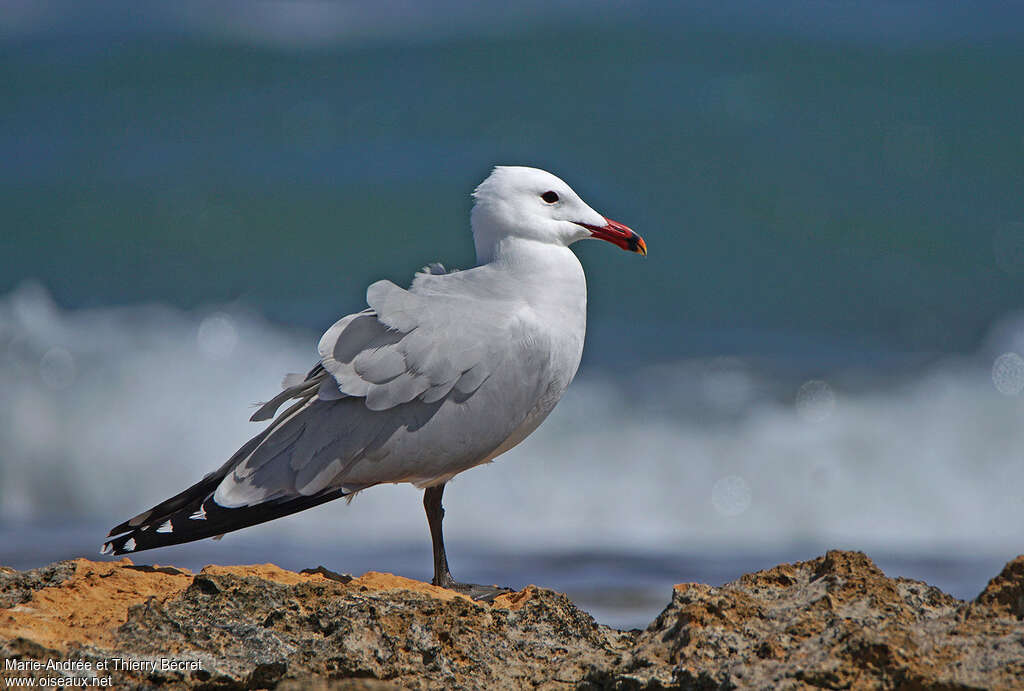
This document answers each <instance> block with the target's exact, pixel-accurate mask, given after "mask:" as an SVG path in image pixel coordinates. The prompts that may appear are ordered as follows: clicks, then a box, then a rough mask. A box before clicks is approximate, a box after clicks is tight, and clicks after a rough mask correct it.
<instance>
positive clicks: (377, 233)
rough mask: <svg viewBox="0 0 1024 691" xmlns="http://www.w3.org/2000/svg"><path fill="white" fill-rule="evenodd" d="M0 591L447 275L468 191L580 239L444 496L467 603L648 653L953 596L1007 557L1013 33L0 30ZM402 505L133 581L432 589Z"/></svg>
mask: <svg viewBox="0 0 1024 691" xmlns="http://www.w3.org/2000/svg"><path fill="white" fill-rule="evenodd" d="M0 7H2V11H0V564H6V565H10V566H14V567H16V568H21V569H24V568H33V567H37V566H41V565H44V564H46V563H48V562H50V561H54V560H57V559H64V558H71V557H78V556H86V557H89V558H99V556H98V550H99V547H100V544H101V543H102V540H103V537H104V536H105V535H106V531H107V529H109V528H110V527H111V526H112V525H114V524H116V523H119V522H120V521H122V520H124V519H126V518H128V517H129V516H131V515H134V514H135V513H137V512H139V511H141V510H143V509H145V508H148V507H150V506H152V505H153V504H154V503H156V502H158V501H160V500H162V499H164V498H166V497H167V496H170V495H171V494H173V493H176V492H177V491H179V490H180V489H182V488H184V487H186V486H188V485H189V484H192V483H193V482H195V481H196V480H197V479H199V478H200V477H201V476H202V475H203V474H205V473H206V472H208V471H210V470H212V469H213V468H215V467H217V466H219V465H220V464H221V463H222V462H223V460H224V459H226V458H227V457H228V456H230V455H231V453H233V452H234V450H235V449H236V448H237V447H238V446H240V445H241V444H242V443H243V442H244V441H245V440H247V439H248V438H249V437H250V436H252V435H253V434H255V433H256V432H257V431H258V430H259V426H258V425H256V424H253V423H250V422H248V417H249V415H250V414H251V413H252V411H253V410H254V407H253V406H254V405H255V404H256V403H257V402H259V401H264V400H266V399H267V398H269V397H270V396H272V395H273V394H274V393H275V392H276V391H277V390H278V389H279V385H280V381H281V379H282V377H283V376H284V375H285V374H286V373H289V372H303V371H306V370H307V369H308V368H309V367H310V366H311V365H312V364H313V363H314V362H315V344H316V341H317V339H318V337H319V334H320V333H322V331H323V330H324V329H326V328H327V326H329V325H330V324H331V323H332V322H333V321H334V320H335V319H336V318H338V317H339V316H341V315H343V314H347V313H350V312H352V311H356V310H359V309H362V308H363V307H364V306H365V300H364V291H365V287H366V285H368V284H369V283H371V282H372V281H374V280H377V279H380V278H388V279H391V280H393V281H395V282H396V283H399V284H401V285H406V284H408V282H409V280H410V279H411V276H412V274H413V272H414V271H416V270H417V269H418V268H419V267H421V266H423V265H425V264H427V263H429V262H433V261H441V262H443V263H445V264H446V265H447V266H450V267H455V268H458V267H468V266H472V265H473V262H474V257H473V254H472V241H471V237H470V235H469V227H468V211H469V208H470V204H471V200H470V198H469V193H470V192H471V191H472V189H473V187H474V185H475V184H477V183H478V182H479V181H480V180H481V179H482V178H483V177H484V176H486V174H487V172H488V170H489V169H490V167H491V166H493V165H495V164H524V165H536V166H540V167H543V168H546V169H549V170H552V171H553V172H555V173H557V174H559V175H560V176H562V177H563V178H564V179H566V180H567V181H568V182H569V183H570V184H571V185H573V186H574V188H575V189H576V190H577V191H578V192H580V194H581V195H582V196H583V197H584V199H586V200H587V201H588V202H589V203H590V204H591V205H592V206H594V207H595V208H596V209H598V210H599V211H601V212H602V213H605V214H607V215H608V216H610V217H612V218H615V219H617V220H619V221H622V222H624V223H627V224H628V225H630V226H631V227H633V228H634V229H635V230H636V231H637V232H639V233H640V234H641V235H643V236H644V238H645V239H646V241H647V244H648V247H649V249H650V254H649V256H648V257H646V258H641V257H639V256H636V255H630V254H626V253H622V252H619V251H618V250H616V249H615V248H614V247H610V246H607V245H604V244H603V243H581V245H582V246H580V247H579V248H578V249H579V252H578V253H579V254H580V257H581V260H582V261H583V263H584V265H585V267H586V269H587V273H588V284H589V303H590V304H589V315H588V319H589V328H588V335H587V345H586V350H585V354H584V361H583V364H582V366H581V368H580V373H579V375H578V377H577V379H576V381H575V382H574V383H573V385H572V387H570V389H569V391H568V393H567V394H566V396H565V398H564V399H563V401H562V402H561V403H560V404H559V406H558V408H557V409H556V410H555V412H554V413H553V414H552V415H551V417H550V418H549V419H548V420H547V421H546V422H545V423H544V424H543V425H542V426H541V427H540V429H538V431H537V432H536V433H535V434H534V435H532V436H531V437H530V438H529V439H528V440H526V441H525V442H524V443H523V444H522V445H520V446H519V447H518V448H516V449H514V450H513V451H511V452H509V453H507V454H505V455H504V456H502V457H500V458H499V459H497V461H496V462H495V463H493V464H489V465H487V466H483V467H480V468H477V469H474V470H472V471H469V472H466V473H464V474H463V475H460V476H459V477H457V478H456V479H455V480H454V481H453V482H452V483H451V484H450V486H449V487H448V489H447V490H446V493H445V506H446V509H447V516H446V522H445V529H446V537H447V541H448V543H449V544H448V552H449V558H450V562H451V566H452V569H453V573H454V574H455V575H456V577H458V578H460V579H462V580H468V581H476V582H485V583H500V584H504V585H509V586H513V587H522V586H524V585H527V584H530V583H534V584H537V585H541V586H545V587H550V588H554V589H557V590H560V591H563V592H566V593H567V594H569V596H570V597H572V598H573V599H574V601H576V602H577V603H578V604H580V605H581V606H582V607H584V608H585V609H587V611H589V612H591V613H592V614H593V615H594V616H595V617H596V619H597V620H598V621H599V622H601V623H606V624H609V625H613V626H617V627H622V628H629V627H643V626H645V625H646V624H647V623H648V622H649V621H650V620H651V619H653V617H654V616H655V615H656V614H657V613H658V612H659V611H660V610H661V608H663V607H664V606H665V604H667V602H668V600H669V597H670V592H671V586H672V584H674V583H680V582H705V583H711V584H713V585H719V584H722V583H725V582H727V581H729V580H732V579H735V578H737V577H738V576H739V575H741V574H743V573H745V572H748V571H752V570H757V569H762V568H770V567H771V566H774V565H775V564H777V563H780V562H784V561H793V560H802V559H809V558H814V557H816V556H819V555H821V554H823V553H824V552H825V551H826V550H828V549H833V548H835V549H857V550H864V551H866V552H867V553H868V554H869V556H871V557H872V558H873V559H875V561H876V563H878V565H879V566H880V567H881V568H882V569H883V570H884V571H885V572H886V573H887V574H888V575H890V576H903V577H908V578H916V579H922V580H926V581H928V582H929V583H931V584H933V585H936V586H938V587H940V588H942V589H943V590H945V591H947V592H949V593H951V594H953V595H955V596H957V597H960V598H964V599H970V598H973V597H974V596H976V595H977V594H978V593H979V592H980V591H981V590H982V588H984V587H985V584H986V582H987V580H988V579H989V578H991V577H993V576H995V575H996V574H997V573H998V571H999V569H1000V568H1001V567H1002V565H1003V564H1004V563H1005V562H1006V561H1008V560H1009V559H1011V558H1013V557H1014V556H1016V555H1017V554H1020V553H1022V552H1024V395H1022V391H1024V195H1022V194H1021V190H1022V189H1024V126H1022V124H1021V123H1024V92H1022V91H1021V90H1020V89H1015V88H1014V87H1013V85H1014V75H1019V74H1022V73H1024V51H1022V50H1021V46H1022V45H1024V9H1022V8H1021V6H1018V5H1014V4H1008V3H998V2H978V3H972V4H970V5H969V6H968V5H966V4H963V3H956V2H951V1H939V2H930V3H918V2H889V1H882V0H869V1H868V2H864V3H857V4H851V5H844V4H838V3H816V2H801V1H798V0H782V1H780V2H777V3H770V4H767V3H761V2H753V1H748V2H741V1H738V0H730V1H727V2H716V3H710V2H693V3H668V2H654V3H648V4H635V3H619V2H611V1H608V2H593V3H584V2H576V1H571V0H566V1H564V2H554V3H551V2H545V3H539V2H525V3H517V4H516V5H515V6H514V7H509V6H504V5H499V4H498V3H486V2H485V3H478V2H473V3H471V2H468V1H465V0H458V1H457V0H451V1H447V2H442V3H438V4H436V5H432V7H431V9H430V10H428V9H426V6H421V5H420V4H417V3H406V2H384V3H377V4H375V5H374V8H373V9H369V8H366V7H359V6H358V5H356V4H349V3H328V2H311V1H310V2H292V3H276V2H246V3H231V2H226V3H218V4H217V5H216V6H210V5H208V4H206V3H197V2H182V3H174V4H173V5H167V4H166V3H157V2H141V3H140V2H133V3H118V2H113V3H105V4H104V5H103V6H102V7H98V6H87V5H85V4H82V3H76V2H59V1H58V2H50V3H42V4H41V3H35V2H23V1H17V2H4V3H2V5H0ZM420 499H421V493H420V492H419V491H417V490H415V489H414V488H411V487H409V486H385V487H376V488H372V489H371V490H368V491H366V492H363V493H360V494H359V495H358V496H356V497H355V499H354V500H353V501H351V502H350V503H347V504H346V503H345V502H343V501H339V502H332V503H330V504H327V505H325V506H322V507H319V508H317V509H313V510H310V511H307V512H304V513H302V514H299V515H296V516H293V517H289V518H287V519H282V520H279V521H274V522H272V523H269V524H266V525H263V526H258V527H253V528H249V529H246V530H244V531H240V532H237V533H232V534H229V535H227V536H226V537H224V538H223V540H221V541H217V542H214V541H204V542H201V543H193V544H189V545H182V546H177V547H172V548H167V549H163V550H159V551H156V552H150V553H140V554H139V555H137V556H136V557H135V560H136V562H137V563H153V562H159V563H162V564H175V565H178V566H184V567H188V568H193V569H198V568H201V567H202V565H204V564H207V563H221V564H225V563H258V562H274V563H278V564H280V565H282V566H285V567H288V568H305V567H313V566H317V565H324V566H326V567H327V568H330V569H332V570H335V571H340V572H351V573H355V574H359V573H362V572H364V571H367V570H378V571H391V572H394V573H398V574H401V575H404V576H408V577H411V578H419V579H429V577H430V574H431V560H430V549H429V539H428V534H427V529H426V522H425V520H424V517H423V511H422V506H421V503H420Z"/></svg>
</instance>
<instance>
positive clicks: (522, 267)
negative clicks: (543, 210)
mask: <svg viewBox="0 0 1024 691" xmlns="http://www.w3.org/2000/svg"><path fill="white" fill-rule="evenodd" d="M493 247H494V252H493V255H492V258H491V261H490V262H488V263H487V264H486V265H485V266H486V267H487V268H488V269H490V270H492V271H495V272H498V273H501V274H503V275H505V276H507V277H508V278H510V279H512V285H514V290H515V293H516V297H517V298H519V299H522V300H523V301H525V302H526V303H527V304H528V305H529V306H530V308H531V310H532V312H533V313H534V314H535V315H536V317H537V319H538V320H539V321H540V322H541V323H542V324H543V325H544V328H545V330H546V331H549V335H550V337H551V338H552V339H553V347H554V348H555V350H556V351H557V353H553V357H555V358H556V359H557V360H559V361H561V363H562V368H563V369H564V374H567V375H568V377H567V378H566V379H565V381H564V384H565V385H566V386H567V385H568V383H569V381H571V380H572V377H573V375H575V373H576V368H577V367H578V366H579V361H580V356H581V354H582V352H583V340H584V337H585V335H586V330H587V279H586V276H585V275H584V273H583V266H582V265H581V264H580V260H579V259H578V258H577V257H576V254H575V253H574V252H573V251H572V250H570V249H569V248H568V247H564V246H559V245H554V244H550V243H544V242H540V241H537V240H529V239H525V238H519V237H505V238H502V240H500V241H499V242H497V243H495V244H494V245H493Z"/></svg>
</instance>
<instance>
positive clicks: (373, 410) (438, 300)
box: [214, 281, 542, 506]
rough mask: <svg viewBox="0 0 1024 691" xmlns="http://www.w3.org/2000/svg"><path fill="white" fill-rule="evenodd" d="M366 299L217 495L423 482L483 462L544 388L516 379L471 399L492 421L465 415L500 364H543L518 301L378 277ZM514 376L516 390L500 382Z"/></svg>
mask: <svg viewBox="0 0 1024 691" xmlns="http://www.w3.org/2000/svg"><path fill="white" fill-rule="evenodd" d="M367 302H368V303H369V304H370V309H368V310H364V311H362V312H359V313H356V314H352V315H348V316H346V317H344V318H343V319H340V320H339V321H338V322H336V323H335V324H334V325H333V326H332V327H331V328H330V329H328V330H327V332H326V333H325V334H324V336H323V337H322V338H321V340H320V344H319V352H320V356H321V361H320V364H319V365H317V366H316V367H314V368H313V369H312V370H311V371H310V372H309V374H308V375H307V376H306V377H305V378H302V379H301V381H297V382H287V383H288V384H290V386H288V387H287V388H286V389H285V390H284V391H282V392H281V394H279V395H278V396H277V397H275V398H274V399H273V400H272V401H270V402H268V403H267V404H265V405H264V406H263V407H261V408H260V410H258V411H257V412H256V414H255V415H254V416H253V419H267V418H269V417H270V416H272V415H273V414H274V412H275V411H276V410H277V408H278V407H279V406H280V405H281V404H283V403H284V402H286V401H288V400H291V399H298V400H299V402H300V403H301V405H293V406H292V407H291V408H290V409H289V410H288V411H286V412H285V413H283V414H282V415H281V416H279V417H278V419H277V420H275V422H274V423H273V424H274V426H275V430H274V432H273V433H272V434H270V435H268V436H267V437H266V438H265V439H264V440H263V441H262V442H261V443H260V445H259V446H257V447H256V448H255V449H254V450H253V451H252V453H250V454H249V455H248V456H247V457H246V458H244V459H241V460H240V461H239V462H238V463H237V464H236V465H235V467H234V468H233V469H232V470H231V471H230V472H229V473H227V475H226V477H225V478H224V481H223V482H221V484H220V485H219V486H218V488H217V491H216V494H215V497H214V498H215V500H216V501H217V503H218V504H221V505H222V506H251V505H253V504H254V503H259V502H262V501H268V500H272V499H278V498H280V497H285V496H291V495H311V494H315V493H318V492H322V491H324V490H325V488H343V489H345V490H346V491H354V490H358V489H361V488H364V487H366V486H369V485H372V484H376V483H377V482H397V481H413V482H420V483H422V482H427V481H429V480H430V478H431V477H434V476H437V475H439V474H441V475H443V474H444V472H445V470H446V468H458V469H459V470H461V469H464V467H468V465H473V464H475V463H476V462H479V461H480V460H481V459H482V458H484V457H486V454H487V453H488V451H490V450H492V449H494V448H497V447H498V446H499V445H500V444H501V443H502V442H503V441H504V440H505V439H506V438H507V437H508V435H509V434H511V432H512V430H513V429H514V427H515V426H516V425H517V424H518V423H519V422H521V420H522V418H523V416H525V414H526V412H527V411H528V410H529V407H530V404H531V398H533V397H536V395H537V393H536V392H534V391H533V390H532V389H531V387H530V386H522V385H520V382H518V381H514V380H509V381H508V382H504V384H503V385H502V386H495V387H493V388H494V390H493V391H491V392H489V393H483V394H480V395H479V398H480V399H482V400H480V401H479V402H478V403H476V404H473V405H472V406H471V407H472V408H473V409H475V410H478V411H479V410H481V409H489V410H492V411H494V412H495V413H496V414H495V415H493V416H492V417H493V421H489V424H487V425H483V424H479V425H476V427H474V426H473V425H471V424H468V423H467V420H468V419H469V418H468V417H467V413H466V411H467V409H468V408H467V406H466V405H464V404H466V403H467V402H469V401H470V399H471V398H473V397H474V396H476V395H477V392H478V391H479V390H480V389H481V387H482V386H483V385H484V383H485V382H487V381H488V380H489V379H490V378H491V377H492V376H494V375H495V373H496V372H499V371H503V370H504V371H503V372H502V373H503V374H504V375H506V376H507V375H508V373H509V372H514V373H519V372H521V371H523V370H524V369H525V370H526V371H539V369H540V364H542V363H537V362H531V361H530V357H531V354H532V353H534V352H535V351H536V349H535V348H532V349H531V348H527V347H525V345H524V344H525V343H526V341H527V340H528V339H523V338H521V334H518V333H517V324H518V321H517V318H516V315H515V314H514V309H513V308H510V307H509V306H507V305H500V304H497V303H496V304H492V305H491V306H490V308H489V309H488V308H486V306H485V307H483V308H482V307H481V304H480V303H479V302H469V301H467V298H465V297H459V296H454V297H453V296H443V295H442V296H438V295H431V296H429V297H427V296H423V295H417V294H416V293H412V292H410V291H407V290H404V289H402V288H399V287H398V286H396V285H394V284H393V283H390V282H388V281H379V282H377V283H375V284H373V285H372V286H370V288H369V289H368V290H367ZM533 345H536V344H533ZM508 360H511V361H513V362H506V361H508ZM507 365H514V366H512V367H507ZM501 378H502V379H503V380H504V379H505V376H503V377H501ZM513 385H516V387H517V391H518V392H519V394H520V395H512V396H510V395H508V394H507V393H505V392H504V391H502V389H508V388H510V387H511V386H513ZM483 399H486V400H483ZM449 441H450V444H449ZM385 457H387V462H385ZM456 472H457V471H456Z"/></svg>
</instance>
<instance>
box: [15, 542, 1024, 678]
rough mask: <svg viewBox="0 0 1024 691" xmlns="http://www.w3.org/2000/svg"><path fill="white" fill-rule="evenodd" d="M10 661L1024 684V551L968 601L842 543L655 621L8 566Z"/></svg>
mask: <svg viewBox="0 0 1024 691" xmlns="http://www.w3.org/2000/svg"><path fill="white" fill-rule="evenodd" d="M0 657H3V658H4V662H3V663H2V664H3V665H4V666H3V669H0V675H2V676H5V677H7V678H9V679H13V678H16V677H23V678H34V679H36V680H37V683H39V684H40V685H42V684H47V685H49V686H55V685H60V686H70V685H74V684H76V683H77V684H78V685H84V684H86V683H89V684H93V685H109V686H113V687H117V688H151V687H154V686H161V685H170V686H174V687H201V688H282V689H292V688H294V689H299V688H311V687H312V688H332V689H333V688H338V689H377V688H415V689H427V688H455V689H463V688H465V689H499V688H524V687H541V688H581V689H596V688H615V689H660V688H693V689H731V688H773V689H774V688H810V687H821V688H830V689H845V688H854V689H857V688H901V689H903V688H905V689H944V690H951V689H980V688H985V689H992V688H1006V689H1009V688H1022V687H1024V556H1022V557H1018V558H1017V559H1015V560H1014V561H1012V562H1010V563H1009V564H1007V565H1006V568H1005V569H1004V570H1003V572H1002V573H1001V574H1000V575H999V576H997V577H996V578H994V579H993V580H992V581H991V582H990V583H989V585H988V587H987V588H985V590H984V592H982V593H981V595H979V596H978V597H977V598H976V599H975V600H974V601H972V602H963V601H960V600H957V599H955V598H953V597H950V596H949V595H947V594H945V593H943V592H942V591H940V590H938V589H937V588H934V587H932V586H929V585H927V584H926V583H922V582H919V581H911V580H906V579H902V578H897V579H893V578H887V577H886V576H885V575H884V574H883V573H882V572H881V571H880V570H879V569H878V567H877V566H875V564H874V563H873V562H872V561H871V560H870V559H869V558H868V557H867V556H865V555H864V554H862V553H860V552H840V551H832V552H829V553H828V554H826V555H825V556H823V557H819V558H817V559H813V560H810V561H805V562H800V563H796V564H782V565H780V566H776V567H775V568H773V569H769V570H767V571H759V572H757V573H753V574H749V575H746V576H743V577H742V578H740V579H739V580H737V581H734V582H732V583H729V584H727V585H724V586H721V587H717V588H716V587H711V586H708V585H702V584H696V583H685V584H681V585H677V586H676V587H675V588H674V590H673V592H672V600H671V602H670V603H669V604H668V606H667V607H666V608H665V610H664V611H663V612H662V613H661V614H660V615H659V616H658V617H657V619H655V620H654V622H652V623H651V625H650V626H648V627H647V628H646V629H644V630H642V631H639V630H635V631H616V630H614V629H610V628H608V627H606V626H600V625H598V624H596V623H595V622H594V620H593V619H592V618H591V617H590V615H588V614H587V613H586V612H584V611H582V610H580V609H579V608H577V607H576V606H575V605H574V604H573V603H572V602H570V601H569V600H568V599H567V598H566V597H565V596H564V595H561V594H559V593H556V592H553V591H550V590H545V589H543V588H537V587H534V586H530V587H528V588H526V589H524V590H522V591H520V592H518V593H512V594H509V595H503V596H501V597H499V598H498V599H497V600H496V601H495V602H494V603H493V604H480V603H477V602H473V601H471V600H469V599H467V598H465V597H462V596H461V595H458V594H455V593H453V592H450V591H447V590H443V589H440V588H435V587H433V586H430V585H426V584H424V583H419V582H417V581H411V580H408V579H404V578H399V577H397V576H392V575H389V574H382V573H372V572H371V573H367V574H365V575H363V576H361V577H359V578H352V577H350V576H343V575H339V574H335V573H332V572H330V571H327V570H326V569H323V568H319V569H315V570H309V571H305V572H303V573H294V572H291V571H285V570H283V569H280V568H278V567H276V566H273V565H269V564H268V565H261V566H238V567H220V566H209V567H206V568H205V569H203V570H202V572H200V573H199V574H192V573H190V572H188V571H184V570H181V569H176V568H172V567H162V566H136V565H133V564H132V563H131V562H130V561H128V560H127V559H125V560H122V561H119V562H105V563H103V562H92V561H88V560H84V559H78V560H74V561H64V562H59V563H56V564H52V565H50V566H47V567H44V568H41V569H35V570H32V571H25V572H18V571H14V570H12V569H0ZM44 679H45V680H47V681H42V680H44ZM5 686H6V684H5Z"/></svg>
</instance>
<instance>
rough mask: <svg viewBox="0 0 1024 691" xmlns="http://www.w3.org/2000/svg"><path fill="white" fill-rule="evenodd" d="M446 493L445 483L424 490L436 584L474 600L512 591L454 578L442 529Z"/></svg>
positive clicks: (424, 507)
mask: <svg viewBox="0 0 1024 691" xmlns="http://www.w3.org/2000/svg"><path fill="white" fill-rule="evenodd" d="M443 494H444V485H443V484H442V485H437V486H436V487H428V488H427V489H426V491H424V492H423V509H424V510H425V511H426V512H427V524H428V525H429V526H430V541H431V543H432V544H433V546H434V580H433V581H431V582H432V583H433V584H434V585H438V586H441V587H442V588H448V589H449V590H456V591H458V592H460V593H464V594H466V595H469V596H470V597H471V598H473V599H474V600H484V601H488V602H489V601H491V600H493V599H494V598H495V597H497V596H498V595H501V594H502V593H508V592H511V591H510V590H509V589H508V588H501V587H499V586H496V585H476V584H474V583H459V582H457V581H456V580H455V579H454V578H452V573H451V571H449V569H448V556H447V555H446V554H445V551H444V534H443V532H442V530H441V522H442V521H444V507H443V506H441V497H442V495H443Z"/></svg>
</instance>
